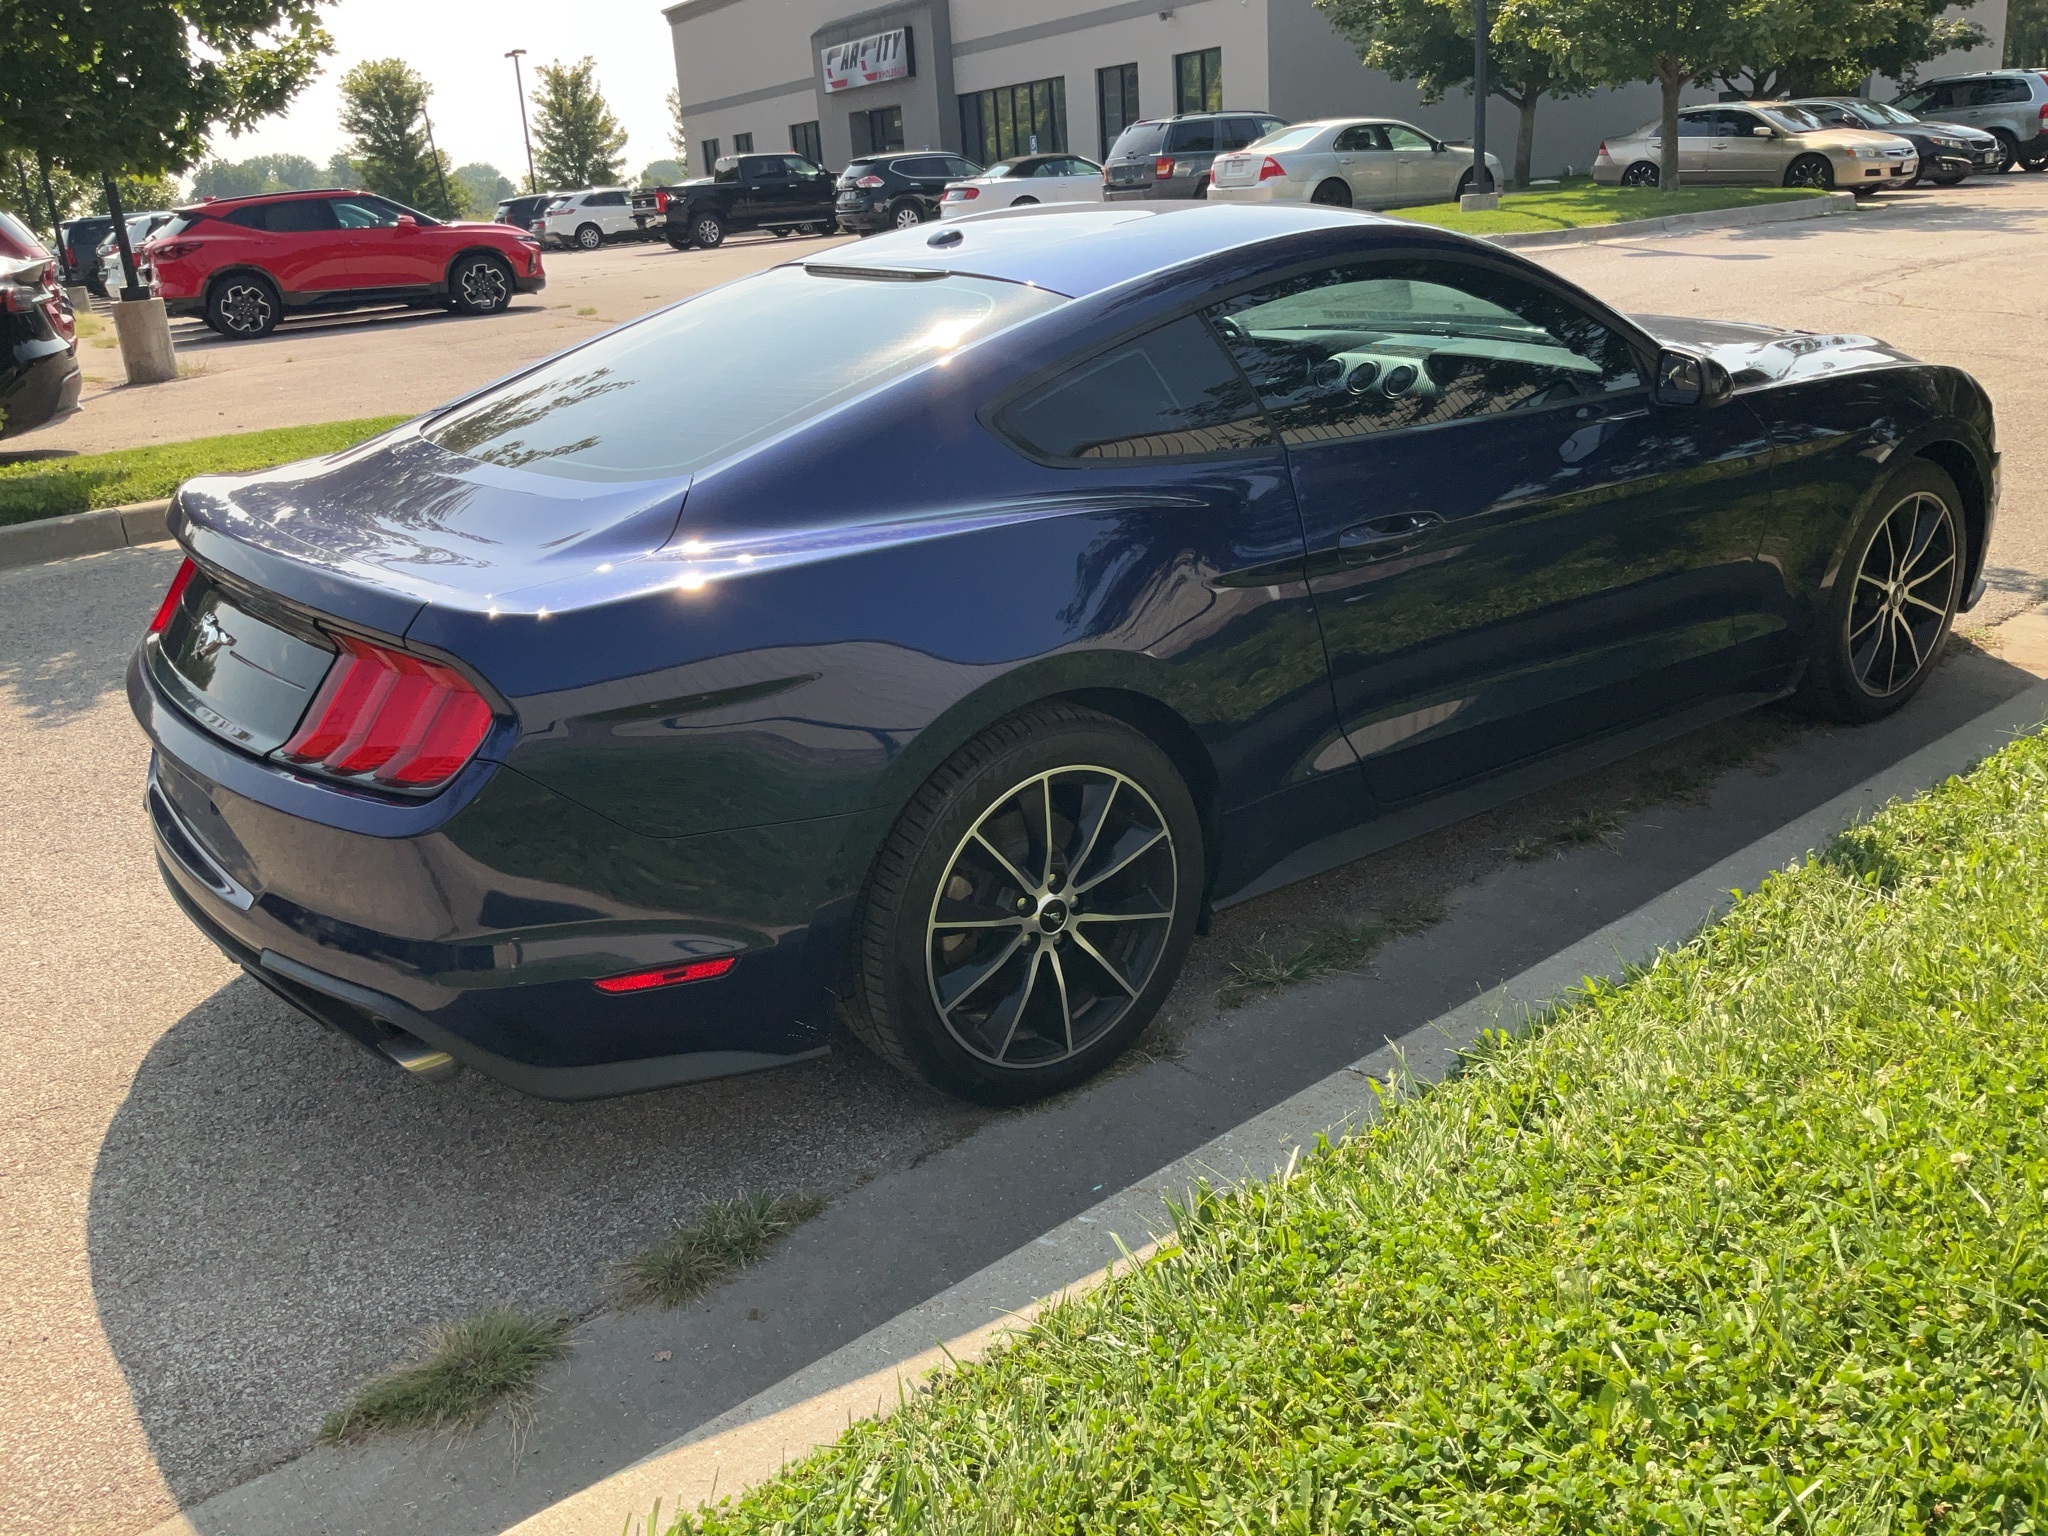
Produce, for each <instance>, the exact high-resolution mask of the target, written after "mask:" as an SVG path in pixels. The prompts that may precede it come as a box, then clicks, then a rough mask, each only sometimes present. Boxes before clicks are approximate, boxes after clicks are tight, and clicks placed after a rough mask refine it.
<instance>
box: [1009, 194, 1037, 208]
mask: <svg viewBox="0 0 2048 1536" xmlns="http://www.w3.org/2000/svg"><path fill="white" fill-rule="evenodd" d="M1010 206H1011V207H1012V208H1036V207H1037V206H1038V199H1037V198H1035V197H1020V198H1018V199H1016V201H1014V202H1012V203H1011V204H1010Z"/></svg>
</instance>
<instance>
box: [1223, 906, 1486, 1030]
mask: <svg viewBox="0 0 2048 1536" xmlns="http://www.w3.org/2000/svg"><path fill="white" fill-rule="evenodd" d="M1449 910H1450V909H1449V908H1448V907H1447V906H1446V905H1445V904H1444V902H1443V901H1442V900H1440V899H1436V898H1418V899H1416V900H1413V901H1406V902H1398V903H1395V904H1394V905H1392V906H1390V907H1388V908H1387V910H1386V911H1385V912H1384V913H1382V914H1381V915H1380V920H1379V921H1378V922H1370V923H1338V924H1333V925H1331V926H1329V927H1324V928H1318V929H1316V930H1315V931H1314V932H1312V933H1311V934H1309V936H1308V937H1307V938H1306V939H1304V940H1302V941H1301V943H1299V944H1297V945H1296V946H1295V947H1294V948H1292V949H1285V950H1282V949H1275V948H1274V947H1273V945H1272V943H1271V942H1270V941H1269V940H1267V939H1266V938H1265V937H1264V936H1263V935H1262V936H1261V937H1259V938H1258V939H1256V940H1254V941H1253V942H1252V944H1251V946H1250V948H1249V949H1248V950H1247V952H1246V954H1245V957H1244V958H1243V959H1242V960H1233V961H1231V962H1230V976H1229V978H1228V979H1227V980H1226V981H1225V982H1224V983H1223V986H1222V988H1221V990H1220V991H1219V993H1218V996H1217V1001H1218V1002H1220V1003H1221V1004H1222V1005H1223V1006H1224V1007H1225V1008H1235V1007H1237V1006H1239V1005H1240V1004H1242V1003H1245V1002H1249V1001H1250V1000H1251V999H1252V998H1254V997H1258V996H1262V995H1264V994H1267V993H1272V992H1279V991H1282V990H1284V989H1285V988H1288V987H1292V986H1299V985H1300V984H1301V983H1302V982H1304V981H1316V980H1319V979H1320V978H1322V977H1324V976H1331V975H1335V974H1336V973H1337V972H1339V971H1355V970H1357V969H1359V968H1360V967H1361V966H1363V965H1365V964H1366V963H1367V962H1368V961H1369V960H1371V959H1372V957H1373V956H1374V955H1376V954H1378V953H1379V950H1380V946H1381V945H1383V944H1385V943H1386V942H1387V940H1389V939H1397V938H1401V937H1404V936H1406V935H1408V934H1411V933H1420V932H1422V931H1423V930H1424V929H1425V928H1434V927H1435V926H1436V925H1437V924H1438V923H1440V922H1442V921H1443V920H1444V918H1445V917H1446V916H1447V915H1448V914H1449Z"/></svg>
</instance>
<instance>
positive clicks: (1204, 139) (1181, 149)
mask: <svg viewBox="0 0 2048 1536" xmlns="http://www.w3.org/2000/svg"><path fill="white" fill-rule="evenodd" d="M1215 147H1216V121H1215V119H1214V118H1204V119H1202V121H1200V122H1198V123H1175V124H1174V125H1173V126H1172V127H1170V128H1168V129H1167V130H1166V152H1167V153H1168V154H1169V155H1198V154H1203V153H1206V152H1207V151H1209V150H1213V149H1214V148H1215Z"/></svg>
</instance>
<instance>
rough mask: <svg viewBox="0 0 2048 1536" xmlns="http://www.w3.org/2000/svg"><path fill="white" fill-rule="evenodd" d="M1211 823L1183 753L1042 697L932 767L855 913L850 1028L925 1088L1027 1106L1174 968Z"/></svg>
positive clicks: (1125, 1039) (1141, 1013) (1115, 1031)
mask: <svg viewBox="0 0 2048 1536" xmlns="http://www.w3.org/2000/svg"><path fill="white" fill-rule="evenodd" d="M1201 838H1202V834H1201V822H1200V820H1199V818H1198V817H1197V815H1196V813H1195V808H1194V803H1193V801H1192V799H1191V798H1190V797H1189V795H1188V792H1187V788H1186V786H1185V784H1184V783H1183V782H1182V780H1181V778H1180V775H1179V774H1178V772H1176V771H1175V769H1174V767H1173V764H1172V762H1171V761H1170V760H1169V759H1168V758H1167V757H1166V755H1165V754H1164V753H1163V752H1161V751H1160V749H1159V748H1158V747H1157V746H1156V745H1155V744H1154V743H1153V742H1151V741H1150V740H1149V739H1148V738H1146V737H1145V736H1143V735H1141V734H1139V733H1138V732H1137V731H1134V730H1132V729H1131V728H1130V727H1128V726H1126V725H1124V724H1122V723H1121V722H1119V721H1115V720H1112V719H1109V718H1108V717H1106V716H1103V715H1098V714H1095V713H1094V712H1092V711H1089V710H1083V709H1078V708H1075V707H1073V706H1070V705H1060V704H1051V705H1041V706H1038V707H1035V708H1033V709H1031V710H1027V711H1026V712H1024V713H1023V714H1021V715H1018V716H1016V717H1013V718H1012V719H1010V720H1008V721H1005V722H1003V723H1002V724H1000V725H997V726H995V727H992V728H991V729H990V730H989V731H987V732H985V733H984V734H983V735H982V736H980V737H978V738H976V739H975V740H974V741H973V742H970V743H969V744H968V745H967V746H966V747H963V748H962V749H961V750H960V751H959V752H958V753H956V754H954V756H953V758H952V759H951V760H950V761H949V762H948V763H947V764H946V766H945V767H943V768H941V769H940V770H939V772H938V773H936V774H934V775H933V777H932V778H931V780H930V781H928V782H927V783H926V785H925V786H924V788H923V789H921V790H920V791H919V792H918V794H917V795H916V797H915V798H914V799H913V800H912V802H911V804H910V806H909V807H908V808H907V809H906V810H905V811H904V814H903V817H902V819H901V820H900V821H899V822H898V823H897V826H896V828H895V830H894V831H893V832H892V833H891V834H890V836H889V840H888V842H887V843H886V844H885V845H884V847H883V850H882V852H881V854H880V855H879V856H878V858H877V859H876V864H875V869H874V872H873V874H872V875H871V877H870V881H869V886H868V889H867V891H866V892H865V893H864V895H863V898H862V903H861V910H860V913H859V915H858V917H857V918H856V921H855V958H854V971H855V974H854V977H853V979H852V985H851V986H850V987H849V988H848V989H847V990H848V994H849V995H848V997H847V1009H846V1016H847V1022H848V1024H849V1026H850V1027H851V1028H852V1029H853V1031H854V1033H855V1034H856V1035H858V1036H859V1037H860V1038H861V1039H862V1040H863V1041H864V1042H865V1043H866V1044H867V1045H868V1046H870V1048H872V1049H873V1050H874V1051H875V1052H876V1053H877V1054H878V1055H880V1056H881V1057H883V1059H885V1060H887V1061H889V1062H891V1063H892V1064H894V1065H895V1066H897V1067H898V1068H900V1069H902V1070H903V1071H905V1072H908V1073H910V1074H911V1075H913V1076H916V1077H919V1078H922V1079H923V1080H924V1081H926V1082H929V1083H931V1084H933V1085H934V1086H937V1087H940V1088H944V1089H947V1090H949V1091H951V1092H953V1093H957V1094H960V1095H962V1096H964V1097H967V1098H971V1099H975V1100H978V1101H980V1102H982V1103H989V1104H1018V1103H1024V1102H1027V1101H1029V1100H1032V1099H1037V1098H1042V1097H1043V1096H1045V1095H1046V1094H1048V1093H1055V1092H1058V1091H1059V1090H1061V1089H1064V1088H1068V1087H1071V1086H1073V1085H1074V1084H1076V1083H1078V1082H1080V1081H1082V1080H1083V1079H1084V1078H1086V1077H1088V1076H1090V1075H1091V1074H1092V1073H1094V1072H1096V1071H1098V1070H1099V1069H1100V1068H1101V1067H1103V1066H1104V1065H1106V1064H1107V1063H1108V1062H1109V1061H1110V1060H1112V1059H1113V1058H1114V1057H1115V1056H1116V1055H1117V1054H1118V1053H1119V1052H1121V1051H1122V1050H1123V1049H1124V1047H1125V1046H1127V1045H1128V1044H1129V1043H1130V1042H1131V1041H1132V1040H1133V1039H1134V1038H1136V1036H1137V1035H1138V1033H1139V1032H1140V1031H1141V1030H1143V1029H1144V1027H1145V1025H1146V1023H1147V1022H1149V1021H1150V1019H1151V1018H1152V1016H1153V1014H1154V1013H1155V1012H1156V1011H1157V1010H1158V1008H1159V1005H1160V1003H1161V1002H1162V1001H1164V999H1165V997H1166V994H1167V992H1168V991H1169V990H1170V989H1171V987H1172V985H1173V980H1174V977H1175V976H1176V975H1177V974H1178V972H1179V969H1180V964H1181V960H1182V958H1183V956H1184V955H1185V954H1186V952H1187V946H1188V944H1189V942H1190V941H1191V939H1192V937H1193V933H1194V920H1195V915H1196V909H1197V908H1198V907H1199V906H1200V903H1201V890H1202V845H1201Z"/></svg>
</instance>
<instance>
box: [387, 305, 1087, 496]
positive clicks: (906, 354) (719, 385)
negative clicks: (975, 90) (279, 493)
mask: <svg viewBox="0 0 2048 1536" xmlns="http://www.w3.org/2000/svg"><path fill="white" fill-rule="evenodd" d="M1066 302H1067V301H1066V300H1065V299H1064V298H1062V297H1061V296H1059V295H1057V294H1053V293H1048V292H1047V291H1046V290H1044V289H1043V288H1031V287H1027V286H1025V285H1024V284H1021V283H1005V282H998V281H996V280H994V279H992V278H980V277H953V276H947V277H940V278H934V279H926V280H921V281H912V282H904V281H878V280H875V279H872V278H864V277H843V276H834V275H824V274H819V273H815V272H811V271H809V270H807V269H806V268H803V267H797V266H790V267H776V268H774V269H772V270H770V271H767V272H763V273H761V274H760V275H758V276H756V277H750V278H744V279H742V280H741V281H739V282H737V283H733V284H731V285H729V286H727V287H724V288H719V289H716V290H714V291H712V292H710V293H706V294H703V295H700V296H699V297H697V298H695V299H690V300H686V301H685V302H684V303H681V304H678V305H676V306H675V307H674V308H672V309H666V310H662V311H661V312H659V313H657V314H653V315H649V316H648V317H647V318H646V319H644V320H641V321H637V322H635V323H634V324H632V325H627V326H623V327H621V328H620V329H618V330H616V331H613V332H611V333H610V334H609V335H606V336H603V337H600V338H599V339H598V340H596V341H594V342H592V343H591V344H590V345H588V346H586V347H581V348H578V349H577V350H576V351H574V352H571V353H569V354H567V355H566V356H564V357H559V358H557V359H555V360H554V361H553V362H551V363H546V364H543V365H542V366H541V367H539V368H537V369H535V370H534V371H533V372H531V373H528V374H525V375H523V376H522V377H520V378H516V379H511V380H508V381H507V382H506V383H504V384H502V385H500V386H498V387H497V388H495V389H493V390H491V391H489V392H488V393H486V394H484V395H482V396H480V397H478V398H477V399H475V400H472V401H470V402H469V403H468V404H466V405H463V406H459V407H457V408H456V409H455V410H454V411H451V412H450V413H449V414H447V415H446V416H443V417H442V418H441V419H440V420H439V421H437V422H435V423H434V424H433V425H432V426H431V427H429V428H428V429H427V431H426V434H425V435H426V437H427V439H428V440H429V441H430V442H434V443H438V444H439V445H440V446H441V447H443V448H446V449H449V450H450V451H451V452H454V453H460V454H466V455H467V456H468V457H470V458H472V459H482V460H484V461H485V462H486V463H491V464H503V465H507V466H510V467H512V468H515V469H530V470H534V471H536V472H538V473H541V474H550V475H560V476H562V477H564V478H566V479H572V480H654V479H665V478H668V477H671V476H676V475H687V474H691V473H694V472H695V471H697V470H699V469H702V468H704V467H705V466H707V465H710V464H714V463H716V462H717V461H718V460H720V459H722V458H725V457H727V456H728V455H731V454H734V453H737V452H739V451H740V450H741V449H743V448H746V447H749V446H751V445H752V444H754V443H758V442H760V441H762V440H763V439H765V438H768V437H772V436H773V435H774V434H776V433H777V432H782V431H785V430H787V429H788V428H790V427H793V426H796V425H797V424H799V423H800V422H803V421H806V420H808V419H810V418H811V417H814V416H818V415H821V414H822V413H824V412H825V411H828V410H830V409H831V408H832V407H834V406H836V405H839V404H841V403H843V402H845V401H847V400H850V399H852V398H853V397H854V396H856V395H858V394H861V393H863V392H864V391H866V390H870V389H873V388H875V387H876V386H878V385H881V384H884V383H887V382H888V381H889V380H890V379H893V378H897V377H899V376H901V375H903V374H906V373H908V372H910V371H911V370H912V369H914V368H917V367H919V366H921V365H922V364H925V363H929V362H932V361H934V360H936V359H938V358H942V357H944V356H945V355H946V354H947V353H948V352H950V351H951V350H952V349H953V348H955V347H958V346H961V345H963V344H965V343H968V342H973V341H979V340H981V339H983V338H984V337H987V336H990V335H993V334H994V333H995V332H997V331H999V330H1002V329H1003V328H1004V327H1006V326H1010V325H1014V324H1016V323H1017V322H1018V321H1020V320H1028V319H1030V318H1032V317H1033V316H1035V315H1040V314H1044V313H1046V312H1048V311H1049V310H1052V309H1055V308H1057V307H1058V306H1059V305H1061V304H1064V303H1066Z"/></svg>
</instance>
